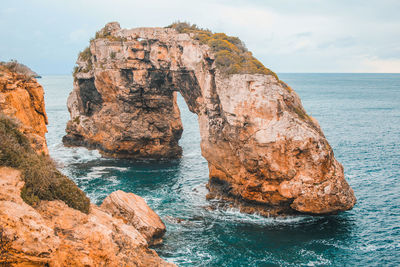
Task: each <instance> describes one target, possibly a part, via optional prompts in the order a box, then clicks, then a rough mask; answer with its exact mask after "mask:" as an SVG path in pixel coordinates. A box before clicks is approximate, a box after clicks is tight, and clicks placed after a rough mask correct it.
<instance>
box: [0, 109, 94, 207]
mask: <svg viewBox="0 0 400 267" xmlns="http://www.w3.org/2000/svg"><path fill="white" fill-rule="evenodd" d="M0 144H1V145H0V166H8V167H12V168H16V169H19V170H21V172H22V179H23V180H24V182H25V185H24V187H23V188H22V191H21V197H22V199H23V200H24V201H25V202H26V203H28V204H29V205H32V206H35V205H37V204H38V203H39V202H40V200H62V201H64V202H65V203H66V204H67V205H68V206H69V207H71V208H74V209H77V210H80V211H82V212H84V213H89V207H90V201H89V199H88V198H87V197H86V195H85V193H84V192H83V191H82V190H80V189H79V188H78V187H77V186H76V184H75V183H74V182H73V181H72V180H70V179H69V178H68V177H67V176H65V175H63V174H62V173H61V172H60V171H59V170H57V168H56V167H55V164H54V162H53V161H52V160H51V159H50V157H48V156H45V155H38V154H37V153H36V152H35V151H34V150H33V149H32V148H31V146H30V143H29V141H28V139H27V138H26V136H25V135H23V134H22V133H21V132H20V131H19V130H18V126H17V124H16V123H15V122H14V121H13V120H12V119H10V118H8V117H6V116H0Z"/></svg>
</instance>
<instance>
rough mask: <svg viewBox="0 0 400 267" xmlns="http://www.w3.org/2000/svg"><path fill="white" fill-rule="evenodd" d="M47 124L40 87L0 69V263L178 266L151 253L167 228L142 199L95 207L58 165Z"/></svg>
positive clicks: (128, 196) (123, 197)
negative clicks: (49, 143)
mask: <svg viewBox="0 0 400 267" xmlns="http://www.w3.org/2000/svg"><path fill="white" fill-rule="evenodd" d="M0 67H1V66H0ZM46 123H47V117H46V112H45V107H44V100H43V88H42V87H41V86H40V85H39V84H38V83H37V82H36V80H35V79H33V78H31V77H27V76H24V75H21V74H17V73H15V72H12V71H11V70H9V69H5V68H0V265H1V266H175V265H173V264H170V263H167V262H165V261H164V260H163V259H161V258H160V257H158V255H157V253H156V252H155V251H153V250H152V249H150V248H149V245H153V244H159V243H160V242H162V240H161V238H162V236H163V234H164V233H165V230H166V229H165V225H164V223H163V222H162V221H161V219H160V218H159V216H158V215H157V214H156V213H155V212H154V211H153V210H151V209H150V207H149V206H148V205H147V204H146V202H145V201H144V200H143V199H142V198H141V197H139V196H136V195H134V194H132V193H125V192H122V191H117V192H114V193H112V194H111V195H109V196H108V197H107V198H106V199H105V200H104V202H103V204H102V205H101V206H100V207H98V206H96V205H94V204H90V202H89V200H88V198H87V197H86V196H85V194H84V193H83V192H82V191H81V190H80V189H79V188H78V187H77V186H76V185H75V184H74V183H73V182H72V181H70V180H69V179H68V177H66V176H64V175H62V174H61V173H60V172H59V171H58V170H57V169H56V168H55V166H54V164H53V163H52V162H51V160H50V159H49V157H48V155H46V154H47V146H46V140H45V138H44V134H45V132H46ZM9 166H13V167H14V168H11V167H9ZM50 200H51V201H50ZM28 203H29V204H28ZM73 207H75V208H73Z"/></svg>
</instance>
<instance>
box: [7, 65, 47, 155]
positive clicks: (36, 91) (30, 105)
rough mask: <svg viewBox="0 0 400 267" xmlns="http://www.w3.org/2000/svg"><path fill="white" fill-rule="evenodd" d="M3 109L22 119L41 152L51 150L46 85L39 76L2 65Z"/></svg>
mask: <svg viewBox="0 0 400 267" xmlns="http://www.w3.org/2000/svg"><path fill="white" fill-rule="evenodd" d="M0 113H2V114H5V115H7V116H10V117H13V118H15V119H17V120H18V121H19V122H20V130H21V132H23V133H24V134H25V135H26V136H27V137H28V138H29V139H30V141H31V144H32V147H33V148H34V149H35V150H36V151H37V152H38V153H44V154H46V155H47V154H48V149H47V144H46V138H45V134H46V132H47V127H46V125H47V115H46V111H45V105H44V91H43V87H42V86H41V85H40V84H39V83H38V82H37V81H36V79H35V78H32V77H29V76H26V75H22V74H18V73H16V72H11V71H10V70H8V69H7V68H5V67H4V66H0Z"/></svg>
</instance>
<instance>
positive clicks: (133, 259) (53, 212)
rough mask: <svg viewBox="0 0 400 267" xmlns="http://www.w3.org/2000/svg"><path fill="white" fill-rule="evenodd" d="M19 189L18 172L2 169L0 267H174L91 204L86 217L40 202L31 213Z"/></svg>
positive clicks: (125, 226) (57, 203) (142, 239)
mask: <svg viewBox="0 0 400 267" xmlns="http://www.w3.org/2000/svg"><path fill="white" fill-rule="evenodd" d="M23 185H24V183H23V181H22V180H21V178H20V172H19V171H17V170H15V169H12V168H6V167H0V231H1V233H0V234H1V244H0V252H1V254H0V263H5V262H6V263H7V264H9V265H10V266H46V264H48V265H49V266H175V265H173V264H170V263H167V262H165V261H164V260H162V259H161V258H160V257H158V255H157V253H156V252H155V251H153V250H151V249H149V248H148V243H147V241H146V238H145V237H144V236H143V235H142V234H141V233H140V232H139V231H138V229H136V228H135V227H134V226H132V225H130V224H126V223H125V222H124V220H123V219H120V218H117V217H113V216H112V215H111V214H110V213H107V212H105V211H104V210H103V209H100V208H99V207H97V206H95V205H92V206H91V211H90V213H89V214H84V213H82V212H80V211H77V210H75V209H72V208H69V207H68V206H67V205H66V204H64V203H63V202H61V201H42V202H41V203H40V205H39V206H38V207H36V208H33V207H31V206H29V205H28V204H26V203H25V202H24V201H23V200H22V199H21V197H20V193H21V188H22V187H23ZM145 208H146V209H147V208H148V207H147V205H146V207H145ZM141 215H143V214H141ZM138 216H140V215H138ZM142 220H144V221H146V218H143V219H142ZM9 265H7V266H9Z"/></svg>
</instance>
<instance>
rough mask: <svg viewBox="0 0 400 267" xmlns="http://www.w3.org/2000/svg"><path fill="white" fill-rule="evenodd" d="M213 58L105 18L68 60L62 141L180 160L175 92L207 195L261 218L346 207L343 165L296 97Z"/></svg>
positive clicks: (202, 48) (188, 44) (188, 41)
mask: <svg viewBox="0 0 400 267" xmlns="http://www.w3.org/2000/svg"><path fill="white" fill-rule="evenodd" d="M214 56H215V55H214V53H213V52H212V51H211V49H210V47H209V46H207V45H201V44H200V43H199V42H198V41H196V40H193V39H192V38H191V37H190V35H189V34H184V33H183V34H180V33H178V32H177V31H176V30H174V29H169V28H136V29H129V30H128V29H121V28H120V27H119V24H118V23H109V24H107V25H106V27H105V28H103V29H102V30H101V31H100V32H99V33H98V38H96V39H94V40H92V41H91V44H90V48H89V50H86V51H84V52H83V53H81V55H80V57H79V58H78V61H77V64H78V67H77V69H76V73H75V74H74V77H75V81H74V90H73V91H72V93H71V94H70V96H69V98H68V108H69V111H70V113H71V120H70V121H69V122H68V125H67V130H66V131H67V135H66V136H65V137H64V138H63V141H64V144H66V145H83V146H86V147H89V148H96V149H98V150H99V151H100V152H101V153H103V154H104V155H106V156H111V157H129V158H136V159H143V158H147V159H161V158H177V157H180V156H181V148H180V147H179V145H178V141H179V139H180V137H181V134H182V130H183V129H182V123H181V120H180V113H179V109H178V106H177V102H176V91H179V92H180V93H181V94H182V96H183V97H184V99H185V101H186V103H187V105H188V107H189V109H190V111H192V112H194V113H196V114H197V115H198V121H199V126H200V134H201V150H202V155H203V156H204V157H205V158H206V160H207V161H208V165H209V170H210V173H209V176H210V181H209V184H208V187H209V189H210V196H211V197H215V196H219V197H223V198H225V199H227V200H231V201H233V202H234V203H236V204H238V205H239V206H240V207H241V209H242V210H243V211H245V212H259V213H261V214H263V215H268V214H274V213H275V214H276V213H282V212H283V213H290V212H293V211H299V212H306V213H314V214H326V213H335V212H338V211H343V210H348V209H351V208H352V207H353V205H354V204H355V201H356V200H355V197H354V193H353V190H352V189H351V188H350V187H349V185H348V184H347V182H346V181H345V179H344V175H343V167H342V166H341V164H340V163H339V162H337V161H336V159H335V158H334V155H333V151H332V149H331V147H330V146H329V144H328V142H327V140H326V139H325V136H324V135H323V132H322V130H321V128H320V127H319V125H318V123H317V122H316V120H315V119H313V118H311V117H309V116H308V115H307V114H306V112H305V111H304V109H303V107H302V105H301V101H300V99H299V97H298V96H297V94H296V93H295V92H294V91H293V90H291V88H290V87H288V86H287V85H286V84H284V83H283V82H281V81H280V80H279V79H277V77H276V75H265V74H231V75H226V74H223V73H221V72H220V71H219V70H218V68H216V67H215V62H214V59H215V58H214Z"/></svg>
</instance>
